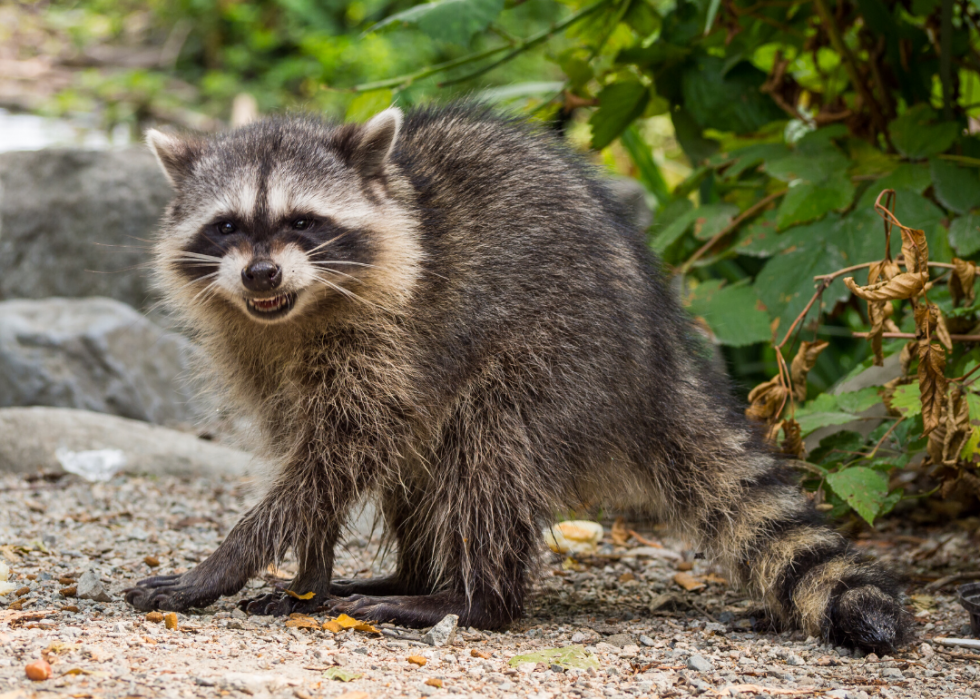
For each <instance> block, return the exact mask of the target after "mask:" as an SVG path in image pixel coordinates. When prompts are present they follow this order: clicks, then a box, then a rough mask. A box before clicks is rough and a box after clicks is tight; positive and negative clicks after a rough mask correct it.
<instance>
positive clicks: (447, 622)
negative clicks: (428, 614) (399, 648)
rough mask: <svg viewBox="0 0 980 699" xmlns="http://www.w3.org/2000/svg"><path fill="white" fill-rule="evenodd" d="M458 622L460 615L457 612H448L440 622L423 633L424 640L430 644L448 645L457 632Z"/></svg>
mask: <svg viewBox="0 0 980 699" xmlns="http://www.w3.org/2000/svg"><path fill="white" fill-rule="evenodd" d="M457 624H459V617H458V616H456V615H455V614H447V615H446V616H444V617H443V618H442V620H441V621H440V622H439V623H438V624H436V625H435V626H433V627H432V628H431V629H429V630H428V631H426V632H425V633H424V634H422V642H423V643H428V644H429V645H430V646H444V645H446V644H447V643H449V642H450V641H451V640H452V638H453V636H454V635H455V634H456V625H457Z"/></svg>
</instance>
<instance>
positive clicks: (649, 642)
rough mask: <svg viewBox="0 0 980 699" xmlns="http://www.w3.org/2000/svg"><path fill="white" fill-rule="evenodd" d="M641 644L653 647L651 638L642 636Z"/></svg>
mask: <svg viewBox="0 0 980 699" xmlns="http://www.w3.org/2000/svg"><path fill="white" fill-rule="evenodd" d="M573 640H574V639H573ZM640 643H642V644H643V645H645V646H647V647H648V648H650V647H652V646H653V639H652V638H650V637H649V636H640Z"/></svg>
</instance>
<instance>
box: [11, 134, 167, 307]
mask: <svg viewBox="0 0 980 699" xmlns="http://www.w3.org/2000/svg"><path fill="white" fill-rule="evenodd" d="M171 195H172V189H171V187H170V185H169V183H168V182H167V180H166V179H165V178H164V177H163V175H162V174H161V173H160V171H159V167H158V166H157V164H156V162H155V160H154V159H153V156H152V155H151V154H150V153H149V151H148V150H147V149H146V148H141V147H137V148H132V149H126V150H119V151H84V150H60V149H58V150H39V151H30V152H14V153H0V300H3V299H11V298H33V299H38V298H46V297H48V296H68V297H82V296H108V297H110V298H114V299H117V300H119V301H123V302H125V303H128V304H129V305H131V306H134V307H135V308H140V309H143V310H146V309H147V308H149V306H150V305H152V304H153V303H154V302H155V300H156V298H155V297H154V295H153V293H152V292H151V290H150V283H149V278H148V270H147V264H146V263H147V262H148V260H149V259H150V258H149V254H148V251H147V249H146V248H147V245H148V243H147V242H146V241H147V240H148V238H149V237H150V235H152V233H153V231H154V229H155V228H156V226H157V222H158V220H159V218H160V214H161V212H162V211H163V208H164V207H165V206H166V204H167V202H168V201H169V200H170V197H171Z"/></svg>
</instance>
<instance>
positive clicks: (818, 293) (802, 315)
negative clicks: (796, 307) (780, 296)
mask: <svg viewBox="0 0 980 699" xmlns="http://www.w3.org/2000/svg"><path fill="white" fill-rule="evenodd" d="M828 286H830V282H829V281H827V280H824V281H822V282H821V283H820V285H819V286H818V287H817V291H816V293H814V294H813V296H812V297H811V298H810V302H809V303H808V304H807V305H806V308H804V309H803V312H802V313H800V315H798V316H796V320H794V321H793V324H792V325H790V326H789V329H788V330H787V331H786V336H785V337H783V341H782V342H780V343H779V344H778V345H776V350H777V351H778V350H780V349H782V347H783V345H785V344H786V341H787V340H788V339H789V336H790V335H791V334H792V332H793V330H794V329H795V328H796V326H797V325H799V324H800V323H801V322H802V321H803V319H804V318H806V314H807V313H809V312H810V309H811V308H813V304H814V303H816V301H817V299H819V298H820V297H821V296H822V295H823V292H824V291H825V290H826V289H827V287H828Z"/></svg>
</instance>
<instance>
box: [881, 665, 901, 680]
mask: <svg viewBox="0 0 980 699" xmlns="http://www.w3.org/2000/svg"><path fill="white" fill-rule="evenodd" d="M881 676H882V677H887V678H888V679H890V680H904V679H905V675H903V674H902V671H901V670H899V669H898V668H897V667H886V668H885V669H883V670H882V671H881Z"/></svg>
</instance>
